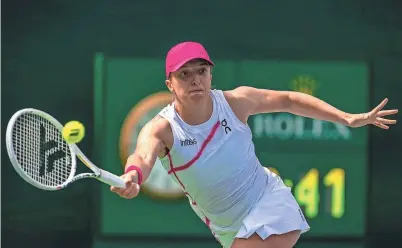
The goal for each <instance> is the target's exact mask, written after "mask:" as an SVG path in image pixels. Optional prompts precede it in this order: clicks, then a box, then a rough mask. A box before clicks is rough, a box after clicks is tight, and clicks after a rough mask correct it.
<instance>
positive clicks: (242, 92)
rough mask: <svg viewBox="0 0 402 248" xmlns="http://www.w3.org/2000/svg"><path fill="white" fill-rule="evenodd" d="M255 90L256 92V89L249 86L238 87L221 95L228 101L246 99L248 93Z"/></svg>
mask: <svg viewBox="0 0 402 248" xmlns="http://www.w3.org/2000/svg"><path fill="white" fill-rule="evenodd" d="M256 90H257V89H256V88H254V87H250V86H239V87H236V88H233V89H231V90H225V91H224V92H223V94H224V95H225V97H226V98H229V99H236V98H237V99H241V98H244V97H248V95H249V94H250V93H252V92H253V91H256Z"/></svg>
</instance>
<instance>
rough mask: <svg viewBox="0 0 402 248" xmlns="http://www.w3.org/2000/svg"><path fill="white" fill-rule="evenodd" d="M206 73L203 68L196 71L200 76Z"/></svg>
mask: <svg viewBox="0 0 402 248" xmlns="http://www.w3.org/2000/svg"><path fill="white" fill-rule="evenodd" d="M206 72H207V69H205V68H201V69H200V70H199V71H198V73H199V74H200V75H202V74H205V73H206Z"/></svg>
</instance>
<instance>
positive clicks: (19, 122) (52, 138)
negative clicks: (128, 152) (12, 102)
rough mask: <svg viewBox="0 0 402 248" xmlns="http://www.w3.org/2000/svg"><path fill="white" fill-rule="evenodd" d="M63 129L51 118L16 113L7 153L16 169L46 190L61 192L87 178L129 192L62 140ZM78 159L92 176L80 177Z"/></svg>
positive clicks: (9, 129)
mask: <svg viewBox="0 0 402 248" xmlns="http://www.w3.org/2000/svg"><path fill="white" fill-rule="evenodd" d="M62 129H63V126H62V125H61V124H60V122H58V121H57V120H56V119H55V118H53V117H52V116H51V115H49V114H47V113H45V112H43V111H40V110H36V109H32V108H28V109H22V110H19V111H18V112H16V113H15V114H14V115H13V116H12V117H11V119H10V121H9V122H8V125H7V131H6V145H7V152H8V156H9V158H10V161H11V163H12V165H13V166H14V169H15V170H16V171H17V173H18V174H19V175H20V176H21V177H22V178H23V179H24V180H25V181H26V182H28V183H30V184H32V185H33V186H35V187H37V188H40V189H43V190H60V189H63V188H65V187H67V186H68V185H70V184H71V183H73V182H75V181H77V180H80V179H83V178H95V179H97V180H99V181H101V182H104V183H106V184H109V185H112V186H115V187H119V188H125V187H126V186H125V183H124V180H123V179H121V178H120V177H118V176H116V175H114V174H112V173H110V172H107V171H105V170H102V169H100V168H98V167H96V166H95V165H94V164H93V163H92V162H91V161H90V160H89V159H88V158H87V157H86V156H85V155H84V154H83V153H82V151H81V150H80V149H79V148H78V146H77V145H76V144H68V143H67V142H66V141H65V140H64V138H63V136H62ZM76 157H78V158H79V160H81V162H82V163H83V164H85V165H86V166H87V167H88V168H89V169H91V170H92V172H91V173H82V174H78V175H76Z"/></svg>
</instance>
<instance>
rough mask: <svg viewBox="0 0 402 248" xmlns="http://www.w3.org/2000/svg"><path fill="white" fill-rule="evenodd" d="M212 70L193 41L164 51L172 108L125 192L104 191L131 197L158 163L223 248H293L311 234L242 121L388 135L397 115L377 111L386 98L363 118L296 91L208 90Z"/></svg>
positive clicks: (155, 124) (145, 140)
mask: <svg viewBox="0 0 402 248" xmlns="http://www.w3.org/2000/svg"><path fill="white" fill-rule="evenodd" d="M212 66H214V63H213V62H212V61H211V59H210V57H209V55H208V53H207V51H206V50H205V49H204V47H203V46H202V45H201V44H199V43H196V42H184V43H180V44H178V45H176V46H174V47H173V48H172V49H171V50H170V51H169V52H168V54H167V57H166V68H165V69H166V86H167V88H168V89H169V90H170V91H171V92H172V94H173V96H174V99H173V103H172V104H169V105H168V106H166V107H165V108H164V109H163V110H162V111H161V112H160V113H159V114H158V115H157V116H156V117H155V118H154V119H153V120H151V121H150V122H149V123H147V124H146V125H145V126H144V127H143V129H142V130H141V132H140V135H139V137H138V140H137V147H136V150H135V152H134V153H133V154H132V155H131V156H130V157H129V158H128V159H127V164H126V167H125V174H124V175H122V178H123V179H124V180H125V181H126V185H127V188H125V189H121V188H115V187H111V191H113V192H116V193H117V194H118V195H120V196H121V197H124V198H127V199H131V198H133V197H135V196H137V195H138V193H139V190H140V185H141V183H143V182H144V181H145V180H147V178H148V176H149V174H150V173H151V170H152V167H153V165H154V163H155V161H156V158H157V157H158V156H159V158H160V160H161V162H162V165H163V166H164V168H165V169H166V171H167V173H168V174H169V175H171V177H172V178H173V179H174V180H175V181H176V182H177V183H178V184H179V185H181V187H182V189H183V191H184V192H185V194H186V195H187V197H188V199H189V202H190V206H191V207H192V208H193V210H194V212H195V213H196V214H197V215H198V216H199V217H200V218H201V220H202V221H204V222H205V224H206V225H207V226H208V227H209V228H210V230H211V232H212V234H213V235H214V236H215V238H216V239H217V240H218V241H219V242H220V244H221V245H222V246H223V247H225V248H226V247H232V248H240V247H253V248H265V247H269V248H275V247H281V248H287V247H293V246H294V245H295V244H296V242H297V240H298V239H299V236H300V234H302V233H304V232H306V231H308V230H309V228H310V227H309V225H308V223H307V222H306V219H305V218H304V216H303V213H302V211H301V210H300V208H299V206H298V203H297V202H296V200H295V198H294V197H293V195H292V194H291V191H290V188H288V187H286V186H285V185H284V183H283V182H282V180H281V179H280V178H279V177H278V176H277V175H276V174H274V173H272V172H271V171H269V170H268V169H265V168H264V167H263V166H262V165H261V164H260V162H259V161H258V158H257V156H256V154H255V151H254V144H253V142H252V133H251V130H250V128H249V126H248V125H247V120H248V118H249V116H251V115H255V114H259V113H270V112H289V113H292V114H296V115H301V116H306V117H310V118H316V119H320V120H325V121H330V122H336V123H341V124H344V125H347V126H349V127H362V126H365V125H368V124H372V125H375V126H377V127H380V128H383V129H388V128H389V126H388V125H390V124H395V123H396V121H395V120H389V119H385V118H383V117H384V116H387V115H391V114H396V113H397V112H398V110H396V109H395V110H382V108H383V107H384V106H385V104H386V103H387V99H385V100H384V101H382V102H381V104H379V105H378V106H377V107H376V108H374V109H373V110H372V111H370V112H368V113H362V114H350V113H346V112H343V111H341V110H338V109H337V108H335V107H333V106H331V105H329V104H327V103H325V102H324V101H321V100H319V99H317V98H315V97H313V96H310V95H307V94H303V93H299V92H289V91H273V90H266V89H256V88H253V87H246V86H243V87H238V88H235V89H233V90H229V91H221V90H212V89H211V80H212V74H211V68H212Z"/></svg>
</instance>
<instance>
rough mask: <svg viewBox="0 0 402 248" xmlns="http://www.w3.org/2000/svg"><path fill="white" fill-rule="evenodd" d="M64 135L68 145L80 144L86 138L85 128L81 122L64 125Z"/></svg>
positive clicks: (70, 122)
mask: <svg viewBox="0 0 402 248" xmlns="http://www.w3.org/2000/svg"><path fill="white" fill-rule="evenodd" d="M62 134H63V138H64V139H65V140H66V142H67V143H69V144H71V143H78V142H80V141H81V140H82V139H83V138H84V136H85V127H84V125H82V123H81V122H79V121H69V122H67V123H66V125H64V127H63V132H62Z"/></svg>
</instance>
